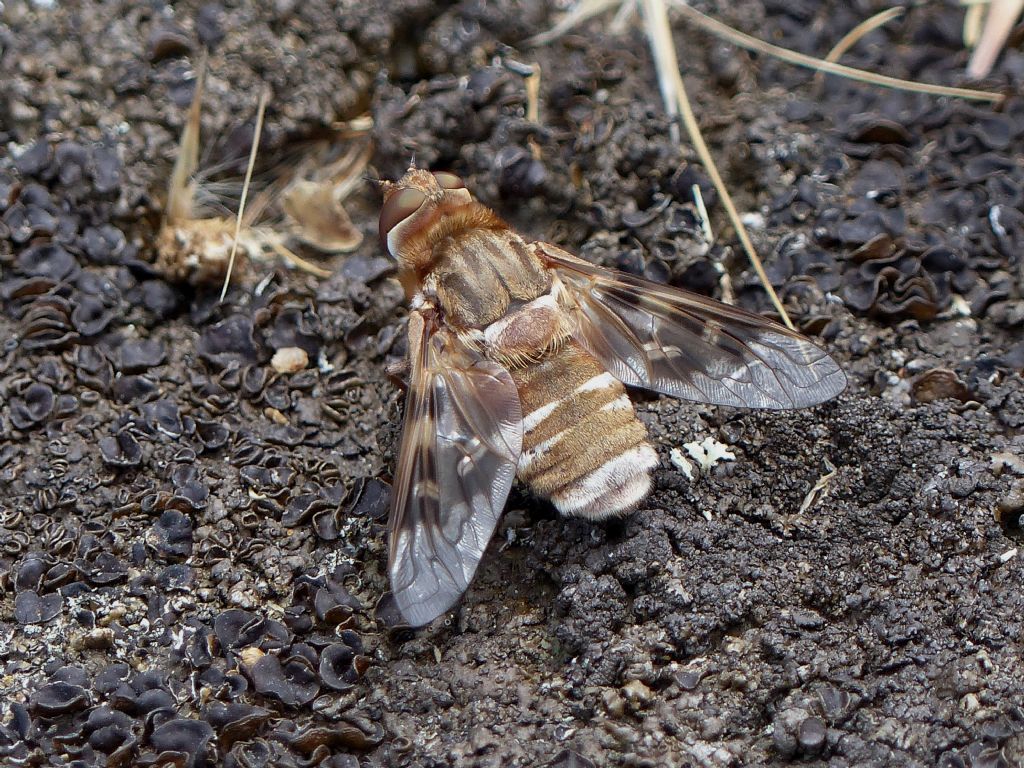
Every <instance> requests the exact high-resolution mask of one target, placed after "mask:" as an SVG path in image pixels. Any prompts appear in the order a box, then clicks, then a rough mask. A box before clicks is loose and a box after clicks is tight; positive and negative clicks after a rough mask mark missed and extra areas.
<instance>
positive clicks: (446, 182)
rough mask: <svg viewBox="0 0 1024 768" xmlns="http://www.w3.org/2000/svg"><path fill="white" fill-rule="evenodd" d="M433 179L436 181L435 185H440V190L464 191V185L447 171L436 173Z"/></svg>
mask: <svg viewBox="0 0 1024 768" xmlns="http://www.w3.org/2000/svg"><path fill="white" fill-rule="evenodd" d="M434 178H435V179H437V183H438V184H440V185H441V188H442V189H465V188H466V183H465V182H464V181H463V180H462V179H460V178H459V177H458V176H456V175H455V174H454V173H448V172H447V171H438V172H437V173H435V174H434Z"/></svg>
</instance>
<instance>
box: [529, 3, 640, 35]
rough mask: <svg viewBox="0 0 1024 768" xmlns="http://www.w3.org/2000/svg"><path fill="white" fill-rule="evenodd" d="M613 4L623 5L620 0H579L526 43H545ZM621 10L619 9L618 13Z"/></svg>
mask: <svg viewBox="0 0 1024 768" xmlns="http://www.w3.org/2000/svg"><path fill="white" fill-rule="evenodd" d="M627 3H628V4H629V5H632V0H627ZM615 5H623V2H622V0H580V2H578V3H576V5H574V6H573V9H572V10H571V11H569V12H568V13H567V14H565V16H563V17H562V18H561V19H559V20H558V23H557V24H555V26H553V27H552V28H551V29H549V30H548V31H547V32H543V33H541V34H539V35H536V36H535V37H531V38H530V39H529V40H527V41H526V45H528V46H533V45H547V44H548V43H550V42H552V41H554V40H557V39H558V38H560V37H561V36H562V35H564V34H565V33H566V32H568V31H569V30H570V29H572V28H573V27H575V26H578V25H580V24H582V23H583V22H585V21H586V20H587V19H592V18H594V17H595V16H598V15H600V14H602V13H604V12H605V11H607V10H608V9H609V8H611V7H612V6H615ZM621 12H622V11H621V9H620V14H621Z"/></svg>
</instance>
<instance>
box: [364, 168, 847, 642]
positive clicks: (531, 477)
mask: <svg viewBox="0 0 1024 768" xmlns="http://www.w3.org/2000/svg"><path fill="white" fill-rule="evenodd" d="M380 237H381V242H382V245H383V246H384V247H385V248H386V249H387V251H388V253H390V255H391V256H392V257H393V258H394V259H395V260H396V261H397V262H398V267H399V279H400V280H401V282H402V284H403V286H404V288H405V290H406V293H407V295H408V297H409V300H410V306H411V311H410V315H409V329H408V354H409V366H410V367H409V371H410V373H409V391H408V395H407V400H406V415H405V426H404V429H403V433H402V440H401V445H400V448H399V456H398V467H397V469H396V472H395V484H394V491H393V495H392V502H391V517H390V520H389V525H388V534H389V562H388V570H389V575H390V579H391V587H392V591H393V593H394V595H395V600H396V602H397V604H398V608H399V610H400V611H401V613H402V615H403V617H404V618H405V619H406V620H407V621H408V622H409V623H410V624H411V625H412V626H420V625H423V624H426V623H428V622H430V621H432V620H433V619H434V618H436V617H437V616H439V615H441V614H442V613H444V612H445V611H447V610H448V609H449V608H450V607H451V606H452V605H453V604H454V603H455V602H456V601H457V600H458V599H459V597H460V596H461V595H462V594H463V592H465V590H466V589H467V587H468V586H469V583H470V581H471V579H472V578H473V574H474V573H475V571H476V568H477V565H478V564H479V562H480V559H481V557H482V556H483V553H484V550H485V549H486V547H487V543H488V541H489V540H490V538H491V536H492V534H493V533H494V530H495V527H496V526H497V523H498V519H499V517H500V516H501V512H502V509H503V507H504V505H505V501H506V499H507V497H508V494H509V490H510V489H511V487H512V481H513V479H514V478H516V477H518V478H519V479H520V480H521V481H522V482H523V483H525V484H526V485H527V486H528V487H529V488H530V490H531V491H532V492H533V493H535V494H536V495H538V496H541V497H543V498H546V499H550V500H551V502H552V503H553V504H554V505H555V507H556V508H557V509H558V510H559V512H561V513H562V514H565V515H576V516H581V517H586V518H589V519H592V520H600V519H603V518H607V517H610V516H613V515H619V514H623V513H625V512H628V511H630V510H631V509H633V508H635V507H636V506H637V505H638V504H639V503H640V502H641V501H642V500H643V498H644V497H645V496H646V495H647V493H648V492H649V491H650V488H651V471H652V469H653V468H654V467H655V466H656V465H657V463H658V456H657V453H656V452H655V450H654V448H653V447H652V446H651V444H650V443H649V442H648V441H647V431H646V428H645V427H644V426H643V424H642V423H641V422H640V421H639V419H637V416H636V411H635V409H634V407H633V403H632V402H631V401H630V399H629V396H628V395H627V394H626V389H625V386H632V387H643V388H646V389H650V390H653V391H655V392H660V393H663V394H667V395H672V396H675V397H679V398H684V399H687V400H696V401H699V402H704V403H713V404H718V405H731V406H745V407H752V408H773V409H782V408H802V407H805V406H810V405H814V404H816V403H820V402H823V401H825V400H828V399H829V398H831V397H833V396H835V395H837V394H838V393H839V392H841V391H842V390H843V389H844V388H845V386H846V377H845V375H844V374H843V372H842V371H841V370H840V368H839V366H838V365H837V364H836V362H835V361H834V360H833V359H832V358H831V357H829V356H828V354H826V353H825V352H824V351H822V350H821V349H819V348H818V347H817V346H815V345H814V344H812V343H811V342H810V341H808V340H807V339H805V338H804V337H803V336H801V335H800V334H798V333H797V332H795V331H791V330H789V329H787V328H785V327H784V326H782V325H779V324H777V323H774V322H772V321H770V320H767V319H765V318H763V317H760V316H758V315H755V314H751V313H749V312H745V311H743V310H741V309H737V308H735V307H731V306H728V305H726V304H721V303H719V302H717V301H713V300H711V299H707V298H704V297H702V296H699V295H697V294H694V293H690V292H687V291H682V290H678V289H675V288H670V287H667V286H664V285H658V284H656V283H651V282H648V281H646V280H642V279H640V278H637V277H633V276H632V275H628V274H625V273H620V272H617V271H614V270H608V269H603V268H600V267H597V266H594V265H592V264H590V263H588V262H585V261H583V260H581V259H578V258H576V257H574V256H572V255H571V254H569V253H567V252H565V251H563V250H562V249H560V248H557V247H556V246H554V245H550V244H549V243H544V242H526V241H525V240H524V239H523V238H521V237H520V236H519V235H517V234H516V233H515V232H513V231H512V230H511V229H510V228H509V227H508V225H506V224H505V223H504V222H503V221H502V220H501V219H500V218H499V217H498V216H497V215H496V214H495V213H494V212H493V211H492V210H491V209H489V208H487V207H486V206H484V205H482V204H481V203H479V202H478V201H476V200H475V199H474V198H473V196H472V194H471V193H470V192H469V190H468V189H466V186H465V184H464V183H463V182H462V180H461V179H460V178H459V177H458V176H456V175H454V174H452V173H446V172H436V173H431V172H429V171H426V170H422V169H416V168H410V169H409V171H408V172H407V173H406V174H405V175H404V176H403V177H402V178H401V179H400V180H399V181H398V182H395V183H389V182H384V204H383V207H382V208H381V214H380Z"/></svg>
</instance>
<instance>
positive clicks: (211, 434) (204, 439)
mask: <svg viewBox="0 0 1024 768" xmlns="http://www.w3.org/2000/svg"><path fill="white" fill-rule="evenodd" d="M196 436H197V437H198V438H199V441H200V442H201V443H202V444H203V447H204V448H205V449H206V450H208V451H215V450H217V449H218V448H222V447H223V446H224V445H225V444H226V443H227V441H228V438H229V437H230V436H231V433H230V432H229V431H228V428H227V427H225V426H224V425H223V424H219V423H217V422H215V421H201V420H199V419H196Z"/></svg>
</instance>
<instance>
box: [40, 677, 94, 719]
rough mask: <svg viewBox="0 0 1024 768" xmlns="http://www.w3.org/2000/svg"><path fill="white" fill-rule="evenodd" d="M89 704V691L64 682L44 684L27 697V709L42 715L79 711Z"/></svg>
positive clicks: (54, 715) (55, 715) (49, 715)
mask: <svg viewBox="0 0 1024 768" xmlns="http://www.w3.org/2000/svg"><path fill="white" fill-rule="evenodd" d="M88 705H89V692H88V691H86V690H85V688H82V687H81V686H79V685H72V684H70V683H65V682H57V683H50V684H49V685H44V686H43V687H42V688H40V689H39V690H38V691H36V692H35V693H34V694H32V696H30V697H29V709H30V710H32V711H33V712H35V713H36V714H39V715H42V716H43V717H57V716H58V715H66V714H69V713H71V712H81V711H82V710H83V709H85V708H86V707H87V706H88Z"/></svg>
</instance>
